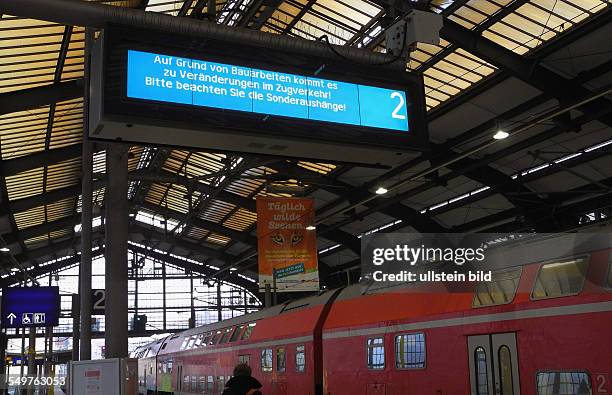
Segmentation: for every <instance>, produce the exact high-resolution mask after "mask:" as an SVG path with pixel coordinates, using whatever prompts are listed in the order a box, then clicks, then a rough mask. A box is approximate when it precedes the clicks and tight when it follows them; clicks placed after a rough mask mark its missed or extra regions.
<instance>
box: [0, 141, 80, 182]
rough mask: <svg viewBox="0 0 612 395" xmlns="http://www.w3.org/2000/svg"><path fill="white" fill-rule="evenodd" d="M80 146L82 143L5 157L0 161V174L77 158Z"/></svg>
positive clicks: (6, 174) (13, 173)
mask: <svg viewBox="0 0 612 395" xmlns="http://www.w3.org/2000/svg"><path fill="white" fill-rule="evenodd" d="M82 148H83V147H82V144H73V145H67V146H65V147H61V148H53V149H49V150H46V151H40V152H36V153H33V154H30V155H26V156H20V157H17V158H14V159H5V160H3V161H2V174H3V175H4V176H5V177H8V176H14V175H15V174H18V173H21V172H24V171H28V170H33V169H37V168H39V167H43V166H49V165H54V164H56V163H60V162H63V161H66V160H70V159H74V158H78V157H80V156H81V150H82Z"/></svg>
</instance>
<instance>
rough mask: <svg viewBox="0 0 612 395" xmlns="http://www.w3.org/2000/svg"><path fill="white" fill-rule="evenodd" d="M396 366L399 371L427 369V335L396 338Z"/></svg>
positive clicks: (415, 334)
mask: <svg viewBox="0 0 612 395" xmlns="http://www.w3.org/2000/svg"><path fill="white" fill-rule="evenodd" d="M395 366H396V367H397V368H398V369H418V368H424V367H425V335H424V334H423V333H412V334H408V335H400V336H396V337H395Z"/></svg>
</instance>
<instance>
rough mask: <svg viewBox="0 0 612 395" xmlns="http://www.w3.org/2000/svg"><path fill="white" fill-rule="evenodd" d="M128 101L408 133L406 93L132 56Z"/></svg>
mask: <svg viewBox="0 0 612 395" xmlns="http://www.w3.org/2000/svg"><path fill="white" fill-rule="evenodd" d="M127 63H128V64H127V96H128V97H129V98H134V99H144V100H154V101H161V102H169V103H179V104H189V105H193V106H201V107H209V108H217V109H223V110H235V111H243V112H251V113H260V114H267V115H276V116H282V117H289V118H299V119H306V120H312V121H323V122H331V123H339V124H345V125H355V126H361V127H367V128H380V129H389V130H394V131H402V132H406V133H407V132H408V130H409V122H408V110H407V100H406V92H404V91H403V90H394V89H387V88H381V87H375V86H368V85H361V84H354V83H348V82H342V81H335V80H329V79H323V78H317V77H313V76H303V75H296V74H287V73H280V72H277V71H271V70H262V69H256V68H250V67H243V66H237V65H232V64H225V63H216V62H210V61H206V60H200V59H190V58H182V57H176V56H169V55H163V54H158V53H150V52H142V51H135V50H128V54H127Z"/></svg>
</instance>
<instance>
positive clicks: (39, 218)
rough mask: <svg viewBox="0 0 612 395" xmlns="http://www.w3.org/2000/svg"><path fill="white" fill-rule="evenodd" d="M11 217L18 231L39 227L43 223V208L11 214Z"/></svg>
mask: <svg viewBox="0 0 612 395" xmlns="http://www.w3.org/2000/svg"><path fill="white" fill-rule="evenodd" d="M13 217H14V218H15V224H16V225H17V228H18V229H23V228H28V227H30V226H35V225H40V224H42V223H43V222H45V207H44V206H38V207H34V208H31V209H29V210H26V211H21V212H18V213H13Z"/></svg>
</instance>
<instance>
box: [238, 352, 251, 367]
mask: <svg viewBox="0 0 612 395" xmlns="http://www.w3.org/2000/svg"><path fill="white" fill-rule="evenodd" d="M238 362H239V363H246V364H247V365H250V364H251V356H250V355H249V354H247V355H239V356H238Z"/></svg>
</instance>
